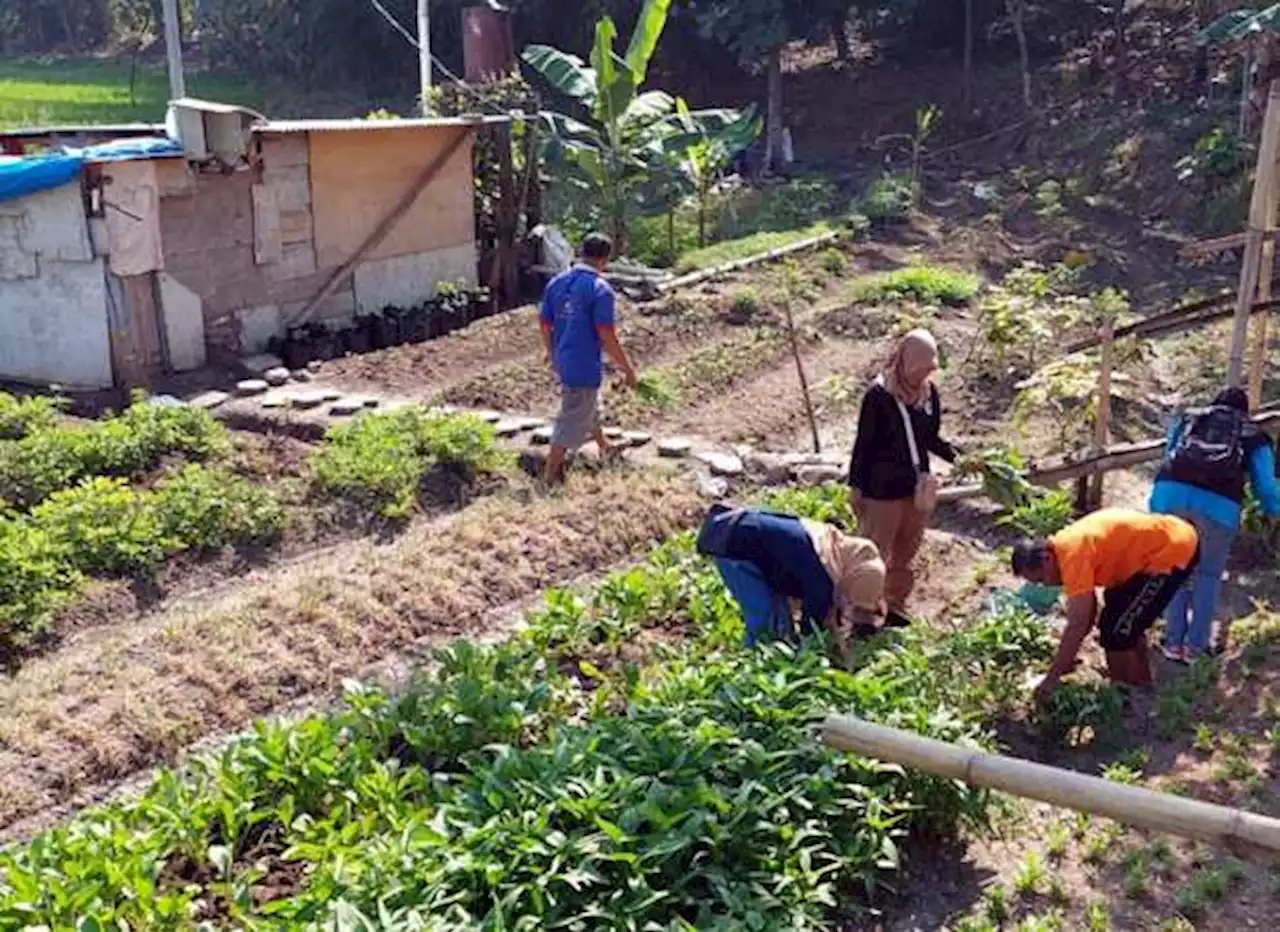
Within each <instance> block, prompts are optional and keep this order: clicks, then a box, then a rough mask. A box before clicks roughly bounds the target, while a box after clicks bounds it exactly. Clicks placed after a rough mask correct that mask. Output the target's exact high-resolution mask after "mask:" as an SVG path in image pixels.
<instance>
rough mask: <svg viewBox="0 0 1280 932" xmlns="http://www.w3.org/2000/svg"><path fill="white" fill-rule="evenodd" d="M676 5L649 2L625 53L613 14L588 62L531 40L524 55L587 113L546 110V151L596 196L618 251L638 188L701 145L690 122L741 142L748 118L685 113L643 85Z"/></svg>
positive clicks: (599, 28) (666, 0) (600, 25)
mask: <svg viewBox="0 0 1280 932" xmlns="http://www.w3.org/2000/svg"><path fill="white" fill-rule="evenodd" d="M670 6H671V0H646V2H645V4H644V7H643V8H642V9H641V11H640V18H639V21H638V22H637V23H636V27H635V31H634V32H633V33H632V35H631V40H630V42H629V44H628V46H627V51H626V54H625V55H624V56H619V55H618V54H617V52H616V51H615V50H614V44H615V42H616V41H617V38H618V30H617V27H616V26H615V25H614V22H613V20H612V19H611V18H609V17H608V16H606V17H604V18H602V19H601V20H599V21H598V22H597V23H596V32H595V45H594V47H593V48H592V51H591V64H590V65H589V66H588V65H587V64H586V63H585V62H583V61H582V59H580V58H578V57H577V56H575V55H572V54H570V53H568V52H564V51H561V50H560V49H556V48H552V47H550V46H546V45H531V46H529V47H528V48H526V49H525V51H524V54H523V56H522V57H523V59H524V61H525V63H526V64H528V65H529V67H531V68H532V69H533V70H534V71H536V72H537V73H538V74H539V75H541V76H542V78H544V79H545V80H546V81H547V83H548V84H550V85H551V86H552V87H553V88H554V89H555V90H557V91H559V92H560V93H561V94H563V95H564V96H565V97H567V98H569V99H570V100H572V101H574V102H575V103H576V104H577V105H578V107H579V108H580V109H581V110H582V111H583V113H584V114H585V118H582V119H580V118H579V117H576V116H571V115H569V114H565V113H553V112H544V113H542V114H541V115H540V123H541V129H542V132H541V134H540V135H541V137H542V139H543V156H544V158H545V159H546V161H547V163H548V165H550V166H551V167H552V168H553V169H556V170H559V172H560V173H561V174H562V176H563V177H564V178H565V180H567V181H568V182H569V183H571V184H574V185H575V186H577V187H579V188H581V189H583V190H584V191H586V192H588V193H589V194H590V196H591V197H593V198H594V199H595V202H596V205H597V209H599V210H600V212H601V213H602V214H603V216H604V217H605V220H606V222H607V224H608V226H609V230H610V232H611V233H612V235H613V237H614V242H615V244H616V247H617V249H618V251H619V252H620V253H622V252H625V251H626V248H627V216H628V213H629V212H630V210H631V209H632V207H633V206H634V204H635V199H636V196H637V192H638V191H639V190H640V189H641V188H642V187H643V186H644V185H645V184H646V183H648V182H650V181H651V179H654V178H661V177H663V176H664V174H665V173H666V172H667V171H668V170H669V167H670V159H671V158H672V156H673V154H678V152H679V147H680V146H681V145H688V146H692V145H694V144H695V143H696V138H695V134H693V133H691V132H690V131H689V129H688V127H690V126H692V127H696V128H697V129H698V130H699V131H700V132H701V133H705V134H707V135H710V136H713V137H718V136H720V135H722V134H723V136H724V137H725V138H726V139H729V140H740V139H741V138H742V137H743V135H744V132H743V129H744V123H743V121H744V119H747V120H748V122H749V120H750V118H749V117H744V115H743V114H741V113H739V112H738V111H735V110H701V111H689V110H688V108H687V107H685V108H684V110H683V112H681V109H680V108H681V103H680V102H679V101H677V100H676V99H675V98H674V97H672V96H671V95H670V94H667V93H666V92H665V91H659V90H650V91H643V92H642V91H641V90H640V88H641V86H642V85H643V84H644V81H645V77H646V75H647V72H648V69H649V62H650V60H651V59H652V58H653V53H654V51H655V50H656V49H657V47H658V40H659V39H660V38H661V36H662V30H663V28H664V27H665V25H666V21H667V13H668V10H669V9H670ZM749 142H750V139H747V140H746V143H749ZM746 143H744V145H745V144H746ZM728 144H730V145H732V144H735V143H734V142H729V143H728ZM734 151H737V150H734ZM732 154H733V153H732V152H731V153H730V155H732Z"/></svg>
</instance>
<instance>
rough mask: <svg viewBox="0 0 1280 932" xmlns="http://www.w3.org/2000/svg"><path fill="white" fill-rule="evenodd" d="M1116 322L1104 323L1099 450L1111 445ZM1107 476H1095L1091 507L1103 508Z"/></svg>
mask: <svg viewBox="0 0 1280 932" xmlns="http://www.w3.org/2000/svg"><path fill="white" fill-rule="evenodd" d="M1114 335H1115V321H1114V320H1113V319H1112V318H1110V317H1108V318H1107V319H1106V320H1105V321H1103V323H1102V360H1101V362H1100V364H1099V366H1098V409H1097V411H1096V413H1095V414H1094V421H1093V442H1094V445H1095V446H1097V448H1098V449H1099V450H1105V449H1106V448H1107V446H1108V445H1109V444H1110V443H1111V366H1112V360H1113V357H1114V349H1115V340H1114ZM1106 477H1107V474H1106V473H1105V472H1096V473H1094V474H1093V477H1092V481H1091V482H1090V486H1089V505H1090V506H1091V507H1093V508H1101V507H1102V498H1103V494H1104V492H1105V488H1104V486H1105V484H1106Z"/></svg>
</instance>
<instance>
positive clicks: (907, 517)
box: [853, 493, 929, 612]
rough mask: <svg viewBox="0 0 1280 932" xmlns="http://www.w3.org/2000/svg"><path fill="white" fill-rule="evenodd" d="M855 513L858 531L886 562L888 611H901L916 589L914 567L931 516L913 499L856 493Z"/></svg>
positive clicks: (885, 594) (885, 581) (854, 497)
mask: <svg viewBox="0 0 1280 932" xmlns="http://www.w3.org/2000/svg"><path fill="white" fill-rule="evenodd" d="M853 510H854V513H855V514H856V515H857V516H858V532H859V533H860V534H862V535H863V536H865V537H868V538H870V539H871V540H872V541H873V542H874V543H875V545H876V547H878V548H879V550H880V557H881V559H883V560H884V566H885V580H884V601H885V604H886V605H887V606H888V607H889V611H891V612H901V611H903V609H904V608H905V607H906V604H907V599H908V597H910V595H911V590H912V589H913V588H914V587H915V582H916V575H915V572H914V571H913V570H912V569H911V564H912V563H913V562H914V561H915V558H916V554H917V553H919V552H920V545H921V544H922V543H924V532H925V529H926V528H927V527H928V526H929V516H928V515H927V514H925V513H924V512H922V511H920V510H919V509H917V508H916V506H915V501H914V500H913V499H910V498H904V499H900V500H898V501H892V502H889V501H882V500H879V499H874V498H864V497H863V496H861V495H858V494H857V493H855V494H854V496H853Z"/></svg>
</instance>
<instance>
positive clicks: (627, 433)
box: [622, 430, 653, 447]
mask: <svg viewBox="0 0 1280 932" xmlns="http://www.w3.org/2000/svg"><path fill="white" fill-rule="evenodd" d="M652 441H653V434H646V433H645V432H644V431H642V430H624V431H623V432H622V442H623V443H625V444H626V445H627V446H629V447H643V446H645V445H646V444H648V443H651V442H652Z"/></svg>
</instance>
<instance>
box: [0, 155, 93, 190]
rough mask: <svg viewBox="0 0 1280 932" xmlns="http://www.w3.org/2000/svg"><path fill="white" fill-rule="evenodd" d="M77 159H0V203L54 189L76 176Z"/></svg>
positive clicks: (81, 163)
mask: <svg viewBox="0 0 1280 932" xmlns="http://www.w3.org/2000/svg"><path fill="white" fill-rule="evenodd" d="M82 165H84V159H83V158H81V157H80V156H78V155H44V156H40V157H38V158H9V159H6V158H0V201H12V200H14V199H16V198H19V197H26V196H27V195H28V194H35V193H36V192H37V191H44V190H45V189H46V188H57V187H61V186H62V185H64V184H66V183H67V182H68V181H71V180H72V179H74V178H75V177H76V176H77V175H79V174H80V167H81V166H82Z"/></svg>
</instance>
